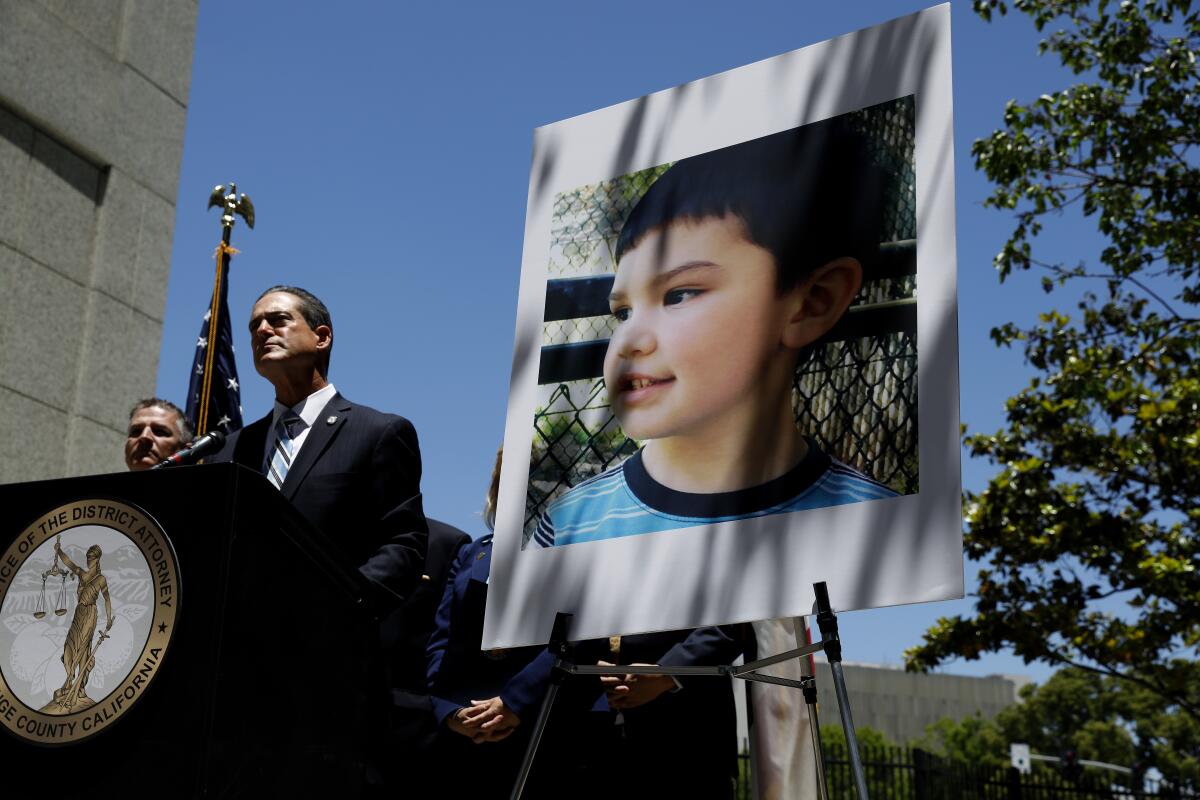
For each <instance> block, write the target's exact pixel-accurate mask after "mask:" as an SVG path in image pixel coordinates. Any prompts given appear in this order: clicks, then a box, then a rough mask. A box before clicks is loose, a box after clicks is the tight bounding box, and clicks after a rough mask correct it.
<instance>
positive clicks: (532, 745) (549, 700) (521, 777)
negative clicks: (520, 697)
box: [511, 665, 559, 800]
mask: <svg viewBox="0 0 1200 800" xmlns="http://www.w3.org/2000/svg"><path fill="white" fill-rule="evenodd" d="M555 669H558V666H557V665H555ZM558 686H559V682H558V681H551V683H550V688H548V689H547V690H546V696H545V697H544V698H543V699H542V707H541V708H540V709H538V715H537V720H536V721H535V722H534V723H533V733H532V735H530V737H529V744H527V745H526V746H525V757H524V758H523V759H522V760H521V771H520V772H519V773H517V782H516V783H515V784H513V790H512V795H511V800H521V794H522V793H523V792H524V791H525V783H526V781H528V780H529V772H530V770H532V769H533V758H534V756H536V755H537V749H538V744H539V743H540V742H541V741H542V733H543V732H544V731H545V730H546V722H547V721H548V720H549V719H550V712H551V711H552V710H553V708H554V698H555V696H556V695H557V694H558Z"/></svg>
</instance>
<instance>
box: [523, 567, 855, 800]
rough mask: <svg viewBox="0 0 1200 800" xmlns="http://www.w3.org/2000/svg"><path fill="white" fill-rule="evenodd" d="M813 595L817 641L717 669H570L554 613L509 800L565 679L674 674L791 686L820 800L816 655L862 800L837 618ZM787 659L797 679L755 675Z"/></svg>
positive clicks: (825, 597)
mask: <svg viewBox="0 0 1200 800" xmlns="http://www.w3.org/2000/svg"><path fill="white" fill-rule="evenodd" d="M813 590H814V592H815V594H816V603H815V609H816V615H817V627H818V628H819V629H820V631H821V640H820V641H819V642H813V643H812V644H807V645H804V646H803V647H797V648H795V649H792V650H788V651H786V652H783V653H777V654H775V655H772V656H768V657H766V658H760V659H758V660H756V661H752V662H750V663H748V664H743V665H741V666H736V667H735V666H732V665H719V666H673V667H664V666H659V665H647V666H632V665H625V666H611V667H601V666H599V665H591V664H575V663H574V661H573V656H574V648H573V647H572V646H571V644H570V643H569V642H568V641H567V633H568V628H569V627H570V624H571V619H572V616H573V615H571V614H567V613H564V612H559V613H558V614H557V615H556V616H555V618H554V627H553V629H552V630H551V633H550V642H549V644H548V645H547V648H548V649H549V650H550V652H551V653H553V654H554V667H553V668H552V670H551V672H550V685H549V687H548V688H547V690H546V697H545V698H544V699H543V700H542V706H541V709H539V711H538V716H537V720H536V721H535V722H534V729H533V733H532V735H531V736H530V739H529V744H528V746H527V748H526V750H525V758H524V760H523V761H522V763H521V771H520V773H519V774H518V775H517V781H516V784H515V785H514V786H513V791H512V795H511V797H512V800H520V797H521V794H522V792H523V791H524V790H525V783H526V781H527V780H528V778H529V772H530V770H531V769H532V768H533V759H534V757H535V755H536V754H537V748H538V743H539V742H540V741H541V738H542V732H543V730H544V729H545V727H546V722H547V721H548V720H549V719H550V712H551V710H552V708H553V706H554V699H555V697H556V696H557V695H558V690H559V689H560V688H561V687H562V685H563V684H564V683H565V682H566V680H567V678H568V677H569V676H571V675H629V674H634V675H674V676H683V675H687V676H694V675H711V676H715V677H733V678H741V679H742V680H746V681H757V682H760V683H773V684H777V685H780V686H791V687H793V688H797V689H800V690H801V691H802V692H803V693H804V702H805V704H806V705H807V706H808V724H809V730H810V731H811V732H812V737H813V745H814V747H813V750H814V753H815V756H816V762H817V763H816V775H817V793H818V797H820V798H821V800H826V798H828V796H829V791H828V786H827V784H826V780H825V762H824V755H823V750H822V747H821V728H820V724H819V722H818V719H817V686H816V678H815V677H814V676H813V675H812V674H810V672H811V670H810V669H809V668H808V661H807V659H808V657H809V656H811V655H812V654H813V653H816V652H818V651H824V652H825V657H826V659H827V660H828V661H829V666H830V670H831V672H832V674H833V686H834V691H835V692H836V694H837V699H838V710H839V711H840V712H841V719H842V730H843V731H844V732H845V734H846V744H847V746H848V748H847V749H848V750H849V751H850V768H851V770H852V772H853V774H854V785H855V789H856V791H857V794H858V797H859V800H867V780H866V773H865V772H864V771H863V765H862V759H861V757H860V756H859V753H858V737H857V736H856V735H855V732H854V720H853V719H852V717H851V715H850V698H849V695H848V694H847V692H846V679H845V675H844V674H843V672H842V642H841V638H840V637H839V635H838V626H837V616H836V615H835V614H834V613H833V609H832V607H831V606H830V604H829V590H828V588H827V587H826V585H825V582H824V581H822V582H820V583H815V584H813ZM793 658H799V659H801V672H802V677H801V678H800V680H794V679H792V678H779V677H776V676H774V675H763V674H761V673H760V672H759V670H762V669H765V668H767V667H770V666H772V665H775V664H779V663H782V662H784V661H789V660H791V659H793Z"/></svg>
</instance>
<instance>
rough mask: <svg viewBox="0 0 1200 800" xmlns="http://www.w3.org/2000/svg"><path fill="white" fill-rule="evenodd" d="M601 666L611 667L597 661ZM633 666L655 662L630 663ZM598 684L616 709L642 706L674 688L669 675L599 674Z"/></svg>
mask: <svg viewBox="0 0 1200 800" xmlns="http://www.w3.org/2000/svg"><path fill="white" fill-rule="evenodd" d="M596 663H597V665H599V666H601V667H611V666H614V665H613V664H610V663H608V662H607V661H597V662H596ZM630 666H634V667H653V666H657V665H655V664H631V665H630ZM600 684H601V685H602V686H603V687H604V694H605V696H606V697H607V698H608V705H609V707H610V708H613V709H616V710H617V711H624V710H625V709H630V708H637V707H638V706H644V705H645V704H646V703H649V702H650V701H651V700H654V699H656V698H657V697H658V696H659V695H660V694H662V693H663V692H667V691H670V690H671V689H674V688H675V680H674V678H672V677H671V676H670V675H625V676H620V675H601V676H600Z"/></svg>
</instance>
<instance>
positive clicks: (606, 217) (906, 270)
mask: <svg viewBox="0 0 1200 800" xmlns="http://www.w3.org/2000/svg"><path fill="white" fill-rule="evenodd" d="M851 116H852V117H853V118H854V124H855V126H856V127H858V128H859V129H860V130H861V131H862V132H863V133H865V134H866V135H867V136H868V137H869V138H870V140H871V141H872V142H873V143H874V144H873V150H874V158H875V160H876V161H877V162H878V163H879V164H880V165H881V166H883V167H884V168H885V170H886V172H887V173H888V174H889V175H891V176H892V179H891V181H890V183H889V186H888V188H887V190H886V195H885V198H884V207H885V209H886V211H885V214H886V217H885V226H884V229H885V243H884V244H883V245H882V247H881V253H880V257H879V259H878V263H876V264H873V265H871V267H870V281H869V282H868V283H867V284H865V285H864V287H863V289H862V291H861V292H860V294H859V296H858V298H857V299H856V300H855V303H854V304H853V305H852V306H851V309H850V311H849V312H848V313H847V314H846V315H845V317H844V318H843V320H842V322H841V323H839V325H838V326H837V327H836V328H835V329H834V330H833V331H831V332H830V334H829V335H827V336H826V337H825V338H824V339H823V340H822V341H821V342H820V343H818V344H817V345H816V346H815V347H814V349H813V352H812V354H811V356H810V357H809V358H808V360H806V361H804V362H803V363H802V364H801V365H800V366H799V367H798V368H797V370H796V375H795V379H794V383H793V386H794V392H793V400H794V402H793V407H794V410H795V413H796V424H797V426H798V427H799V428H800V430H802V431H804V432H805V433H806V434H808V435H810V436H813V437H814V438H816V440H817V441H818V442H819V443H820V444H821V446H822V447H823V448H824V449H825V450H826V451H827V452H829V453H831V454H832V455H834V456H835V457H837V458H839V459H841V460H842V461H845V462H846V463H848V464H850V465H851V466H853V467H855V468H857V469H859V470H860V471H862V472H864V473H866V474H868V475H871V476H872V477H874V478H875V479H876V480H879V481H881V482H883V483H886V484H888V485H889V486H891V487H892V488H893V489H895V490H896V491H897V492H899V493H901V494H913V493H915V492H916V491H917V489H918V482H919V476H918V469H917V341H916V339H917V336H916V242H915V237H916V211H915V209H916V191H915V176H914V161H913V143H914V107H913V98H911V97H904V98H900V99H897V100H893V101H890V102H887V103H883V104H880V105H878V106H872V107H871V108H867V109H863V110H861V111H856V112H853V113H852V115H851ZM669 166H670V165H669V164H665V165H661V166H659V167H654V168H651V169H647V170H643V171H641V172H636V173H631V174H629V175H624V176H621V177H619V178H615V179H613V180H609V181H604V182H601V183H598V184H590V185H587V186H582V187H579V188H578V189H575V190H573V191H570V192H564V193H561V194H559V195H558V196H556V198H555V203H554V209H553V212H552V223H551V229H552V237H553V238H552V243H551V254H550V263H549V265H548V274H549V281H548V284H547V293H546V313H545V321H544V324H543V335H542V352H541V364H540V368H539V380H538V383H539V384H540V392H541V397H540V399H539V403H538V407H537V410H536V412H535V415H534V420H533V424H534V437H533V450H532V453H531V463H530V479H529V485H528V494H527V498H526V515H525V533H526V541H528V538H529V535H530V534H531V533H532V530H533V527H534V526H535V525H536V521H537V518H538V516H539V515H540V513H541V511H542V509H543V508H544V507H545V506H546V504H548V503H549V502H550V501H551V500H553V499H554V498H555V497H557V496H558V495H559V494H561V493H563V492H565V491H567V490H568V489H570V488H571V487H572V486H575V485H577V484H578V483H580V482H582V481H584V480H587V479H588V478H590V477H592V476H594V475H596V474H599V473H601V472H603V471H604V470H606V469H608V468H609V467H610V466H613V465H614V464H616V463H619V462H620V461H622V460H624V459H625V458H626V457H628V456H629V455H630V454H632V453H633V452H636V450H637V448H638V446H639V444H638V442H635V441H633V440H631V439H629V438H627V437H626V436H625V434H624V433H623V432H622V431H621V429H620V426H619V424H618V422H617V420H616V419H615V418H614V417H613V415H612V413H611V411H610V410H609V404H608V396H607V392H606V390H605V386H604V380H603V378H602V377H600V376H601V374H602V369H601V365H602V363H603V359H604V352H605V349H606V348H607V345H608V339H609V337H610V336H611V335H612V332H613V320H612V317H611V316H610V315H609V314H608V293H609V287H610V286H611V285H612V280H613V273H614V269H615V267H614V264H613V250H614V248H615V243H616V239H617V236H618V234H619V233H620V230H621V226H622V225H623V224H624V220H625V218H626V216H627V215H628V213H629V211H630V210H631V209H632V207H633V206H634V205H635V204H636V203H637V201H638V199H639V198H640V197H641V196H642V195H643V194H644V193H645V192H646V190H647V189H648V188H649V187H650V185H651V184H653V183H654V181H656V180H657V179H658V178H659V176H661V175H662V173H663V172H664V171H665V170H666V169H667V168H668V167H669Z"/></svg>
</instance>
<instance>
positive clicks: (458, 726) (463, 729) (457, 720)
mask: <svg viewBox="0 0 1200 800" xmlns="http://www.w3.org/2000/svg"><path fill="white" fill-rule="evenodd" d="M466 711H467V709H465V708H460V709H458V710H457V711H455V712H454V713H453V714H451V715H450V716H448V717H446V727H447V728H449V729H450V730H452V731H454V732H455V733H457V734H459V735H460V736H465V737H467V738H468V739H470V740H471V741H475V734H477V733H478V731H477V730H476V729H474V728H471V727H468V726H467V725H466V724H464V723H463V719H462V718H463V715H464V714H465V713H466Z"/></svg>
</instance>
